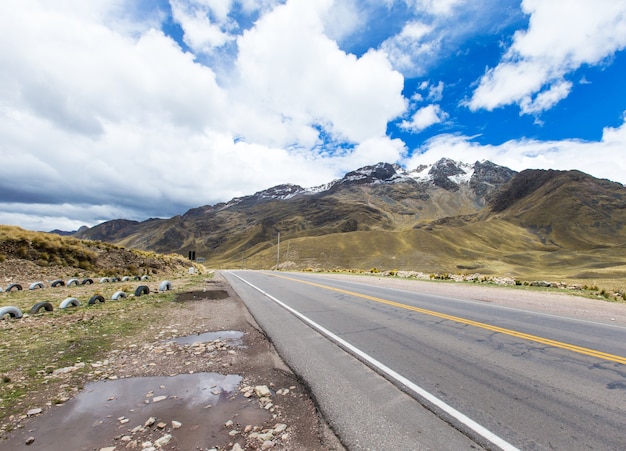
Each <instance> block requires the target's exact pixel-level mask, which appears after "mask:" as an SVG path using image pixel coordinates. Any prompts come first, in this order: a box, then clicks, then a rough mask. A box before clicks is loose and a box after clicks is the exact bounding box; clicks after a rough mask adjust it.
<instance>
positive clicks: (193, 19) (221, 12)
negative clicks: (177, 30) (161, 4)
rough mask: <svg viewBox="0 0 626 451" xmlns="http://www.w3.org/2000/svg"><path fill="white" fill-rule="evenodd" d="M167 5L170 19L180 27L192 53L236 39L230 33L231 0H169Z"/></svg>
mask: <svg viewBox="0 0 626 451" xmlns="http://www.w3.org/2000/svg"><path fill="white" fill-rule="evenodd" d="M170 6H171V8H172V16H173V19H174V20H175V21H176V22H178V23H179V24H180V26H181V28H182V29H183V32H184V38H183V39H184V41H185V44H187V45H188V46H189V47H190V48H192V49H193V50H194V51H195V52H198V53H209V52H210V51H211V50H212V49H213V48H215V47H221V46H223V45H224V44H226V43H227V42H229V41H232V40H233V39H235V37H234V36H233V35H232V34H231V33H230V32H229V29H230V28H232V26H233V22H232V21H229V19H228V14H229V13H230V9H231V7H232V0H220V1H211V0H191V1H189V0H170Z"/></svg>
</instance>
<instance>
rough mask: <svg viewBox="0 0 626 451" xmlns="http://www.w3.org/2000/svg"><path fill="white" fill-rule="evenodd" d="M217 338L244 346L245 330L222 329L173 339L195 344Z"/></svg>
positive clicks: (178, 341) (184, 343) (181, 342)
mask: <svg viewBox="0 0 626 451" xmlns="http://www.w3.org/2000/svg"><path fill="white" fill-rule="evenodd" d="M215 340H221V341H225V342H228V344H229V345H231V346H238V347H241V346H243V332H240V331H238V330H220V331H217V332H206V333H204V334H198V335H187V336H185V337H178V338H174V339H172V340H171V341H173V342H174V343H177V344H181V345H193V344H196V343H209V342H211V341H215Z"/></svg>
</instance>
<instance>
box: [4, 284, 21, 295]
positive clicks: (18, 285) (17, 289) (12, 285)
mask: <svg viewBox="0 0 626 451" xmlns="http://www.w3.org/2000/svg"><path fill="white" fill-rule="evenodd" d="M13 288H15V290H16V291H22V286H21V285H20V284H19V283H12V284H10V285H9V286H8V287H7V289H6V290H5V291H6V292H7V293H8V292H9V291H11V290H13Z"/></svg>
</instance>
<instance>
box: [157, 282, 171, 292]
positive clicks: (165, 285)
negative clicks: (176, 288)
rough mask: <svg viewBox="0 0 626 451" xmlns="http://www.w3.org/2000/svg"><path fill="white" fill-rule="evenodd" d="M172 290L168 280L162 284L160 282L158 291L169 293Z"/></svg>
mask: <svg viewBox="0 0 626 451" xmlns="http://www.w3.org/2000/svg"><path fill="white" fill-rule="evenodd" d="M171 289H172V282H170V281H169V280H164V281H163V282H161V285H159V291H170V290H171Z"/></svg>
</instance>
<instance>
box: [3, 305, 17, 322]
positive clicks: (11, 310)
mask: <svg viewBox="0 0 626 451" xmlns="http://www.w3.org/2000/svg"><path fill="white" fill-rule="evenodd" d="M6 315H9V316H10V317H11V318H15V319H19V318H21V317H22V311H21V310H20V309H19V308H17V307H14V306H12V305H11V306H8V307H2V308H0V319H3V318H4V317H5V316H6Z"/></svg>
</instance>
